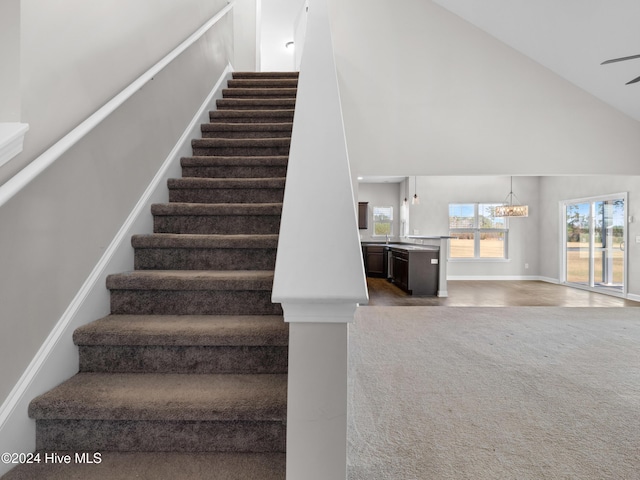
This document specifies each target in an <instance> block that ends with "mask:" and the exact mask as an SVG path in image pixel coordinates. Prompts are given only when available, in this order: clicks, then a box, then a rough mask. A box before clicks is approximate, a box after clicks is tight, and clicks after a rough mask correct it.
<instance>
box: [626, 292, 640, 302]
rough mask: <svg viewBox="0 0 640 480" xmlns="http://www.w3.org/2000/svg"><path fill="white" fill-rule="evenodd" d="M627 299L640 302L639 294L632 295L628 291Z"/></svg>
mask: <svg viewBox="0 0 640 480" xmlns="http://www.w3.org/2000/svg"><path fill="white" fill-rule="evenodd" d="M627 299H629V300H633V301H634V302H640V295H634V294H633V293H628V294H627Z"/></svg>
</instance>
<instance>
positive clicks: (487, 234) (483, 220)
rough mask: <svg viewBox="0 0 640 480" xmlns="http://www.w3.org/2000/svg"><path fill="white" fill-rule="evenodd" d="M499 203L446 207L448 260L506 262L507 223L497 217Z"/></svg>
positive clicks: (463, 204) (502, 218)
mask: <svg viewBox="0 0 640 480" xmlns="http://www.w3.org/2000/svg"><path fill="white" fill-rule="evenodd" d="M500 205H501V204H499V203H452V204H449V234H450V235H451V236H452V237H455V238H452V239H451V243H450V254H449V257H450V258H460V259H506V258H507V237H508V235H507V234H508V232H509V230H508V228H507V219H506V218H505V217H496V216H495V209H496V207H498V206H500Z"/></svg>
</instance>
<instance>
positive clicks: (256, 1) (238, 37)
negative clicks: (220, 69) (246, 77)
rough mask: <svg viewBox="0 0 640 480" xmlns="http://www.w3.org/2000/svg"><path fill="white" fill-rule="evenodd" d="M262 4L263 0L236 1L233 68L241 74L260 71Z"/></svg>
mask: <svg viewBox="0 0 640 480" xmlns="http://www.w3.org/2000/svg"><path fill="white" fill-rule="evenodd" d="M262 3H263V2H262V0H236V4H235V7H234V8H233V46H234V55H233V58H234V59H233V67H234V69H235V70H237V71H239V72H242V71H247V72H255V71H257V70H259V65H260V49H259V45H260V28H259V27H260V15H261V13H260V12H261V8H262V7H261V4H262Z"/></svg>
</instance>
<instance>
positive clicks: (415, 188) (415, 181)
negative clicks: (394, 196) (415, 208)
mask: <svg viewBox="0 0 640 480" xmlns="http://www.w3.org/2000/svg"><path fill="white" fill-rule="evenodd" d="M413 191H414V192H415V193H414V195H413V198H412V199H411V205H420V199H419V198H418V177H413Z"/></svg>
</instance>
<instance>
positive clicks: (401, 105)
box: [331, 0, 640, 176]
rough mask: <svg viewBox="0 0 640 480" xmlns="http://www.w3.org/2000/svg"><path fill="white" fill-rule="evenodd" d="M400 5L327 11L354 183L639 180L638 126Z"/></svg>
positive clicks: (502, 52)
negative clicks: (454, 178)
mask: <svg viewBox="0 0 640 480" xmlns="http://www.w3.org/2000/svg"><path fill="white" fill-rule="evenodd" d="M399 5H400V4H399V3H398V2H383V1H377V0H376V1H370V0H351V1H348V2H344V1H341V0H332V1H331V6H332V23H333V39H334V45H335V50H336V63H337V70H338V78H339V80H340V89H341V90H340V93H341V97H342V100H343V112H344V117H345V129H346V133H347V143H348V146H349V155H350V161H351V166H352V172H353V174H354V175H365V176H366V175H397V172H398V171H400V172H402V173H403V174H407V175H510V174H514V175H517V174H521V175H558V174H568V175H574V174H576V173H579V174H603V173H613V174H639V173H640V162H638V158H640V123H639V122H637V121H635V120H633V119H631V118H630V117H628V116H626V115H624V114H622V113H620V112H619V111H617V110H615V109H613V108H612V107H610V106H608V105H606V104H605V103H603V102H601V101H599V100H597V99H596V98H595V97H593V96H591V95H589V94H587V93H586V92H584V91H583V90H581V89H580V88H578V87H576V86H575V85H572V84H570V83H569V82H567V81H566V80H564V79H562V78H560V77H559V76H557V75H555V74H553V73H552V72H551V71H550V70H548V69H546V68H544V67H542V66H540V65H539V64H536V63H535V62H533V61H532V60H530V59H529V58H528V57H526V56H524V55H522V54H520V53H518V52H516V51H515V50H513V49H511V48H509V47H507V46H506V45H505V44H503V43H501V42H500V41H498V40H496V39H495V38H493V37H491V36H489V35H488V34H486V33H484V32H482V31H481V30H479V29H478V28H476V27H474V26H472V25H470V24H468V23H467V22H465V21H464V20H462V19H460V18H459V17H457V16H456V15H454V14H452V13H450V12H448V11H447V10H444V9H443V8H441V7H439V6H438V5H436V4H434V3H433V2H429V1H424V0H405V1H403V2H401V7H400V6H399ZM604 159H606V161H604ZM394 172H395V173H394Z"/></svg>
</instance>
